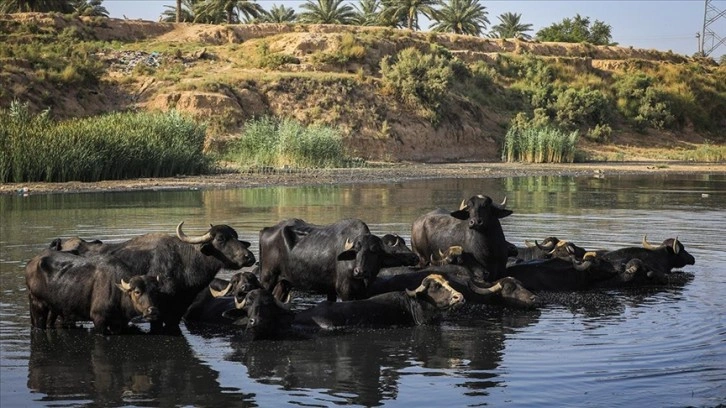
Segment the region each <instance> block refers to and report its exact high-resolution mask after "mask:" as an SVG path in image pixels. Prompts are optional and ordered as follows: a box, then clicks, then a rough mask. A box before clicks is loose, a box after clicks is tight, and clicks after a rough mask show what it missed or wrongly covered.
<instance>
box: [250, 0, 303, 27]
mask: <svg viewBox="0 0 726 408" xmlns="http://www.w3.org/2000/svg"><path fill="white" fill-rule="evenodd" d="M295 20H297V14H296V13H295V9H293V8H288V7H285V5H284V4H283V5H281V6H278V5H276V4H273V5H272V8H271V9H270V11H263V12H262V14H261V15H260V17H258V18H257V20H256V21H257V22H260V23H292V22H294V21H295Z"/></svg>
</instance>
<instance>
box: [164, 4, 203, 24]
mask: <svg viewBox="0 0 726 408" xmlns="http://www.w3.org/2000/svg"><path fill="white" fill-rule="evenodd" d="M179 1H180V2H181V8H180V7H179V5H177V6H176V7H173V6H164V8H165V9H166V10H164V12H163V13H161V21H165V22H167V23H174V22H176V23H192V22H195V21H196V22H198V23H207V22H208V21H197V19H196V18H195V17H196V15H195V13H194V9H195V7H196V4H197V3H198V1H197V0H179Z"/></svg>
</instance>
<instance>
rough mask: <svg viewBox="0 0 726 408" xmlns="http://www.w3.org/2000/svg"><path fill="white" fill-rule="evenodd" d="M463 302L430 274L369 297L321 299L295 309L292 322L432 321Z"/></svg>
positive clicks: (340, 324)
mask: <svg viewBox="0 0 726 408" xmlns="http://www.w3.org/2000/svg"><path fill="white" fill-rule="evenodd" d="M463 303H464V295H462V294H461V293H459V292H457V291H456V290H455V289H453V288H452V287H451V285H450V284H449V282H448V281H446V279H444V277H442V276H441V275H436V274H433V275H429V276H427V277H425V278H424V279H423V280H422V281H421V284H420V285H419V286H418V287H417V288H415V289H414V290H409V289H406V290H403V291H397V292H387V293H382V294H380V295H376V296H372V297H370V298H368V299H362V300H350V301H346V302H330V301H324V302H321V303H319V304H318V305H317V306H315V307H313V308H311V309H307V310H303V311H301V312H298V313H297V314H296V315H295V319H294V324H296V325H299V326H303V327H313V328H320V329H326V330H331V329H336V328H345V327H386V326H415V325H421V324H431V323H434V322H435V321H436V320H437V319H438V318H439V317H440V316H441V313H442V312H443V311H446V310H448V309H450V308H452V307H455V306H458V305H461V304H463Z"/></svg>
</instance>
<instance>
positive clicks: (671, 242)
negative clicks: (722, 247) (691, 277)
mask: <svg viewBox="0 0 726 408" xmlns="http://www.w3.org/2000/svg"><path fill="white" fill-rule="evenodd" d="M643 247H644V248H646V249H651V250H665V251H667V252H668V259H669V261H671V266H672V267H673V268H682V267H684V266H686V265H693V264H695V263H696V258H694V257H693V255H691V254H689V253H688V251H686V248H685V247H684V246H683V244H682V243H681V242H680V241H679V240H678V237H675V238H668V239H666V240H665V241H663V243H662V244H660V246H654V245H652V244H650V243H649V242H648V236H647V235H644V236H643Z"/></svg>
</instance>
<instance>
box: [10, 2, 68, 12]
mask: <svg viewBox="0 0 726 408" xmlns="http://www.w3.org/2000/svg"><path fill="white" fill-rule="evenodd" d="M29 11H37V12H49V11H57V12H60V13H72V12H73V5H72V4H71V1H68V0H65V1H64V0H0V13H24V12H29Z"/></svg>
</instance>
